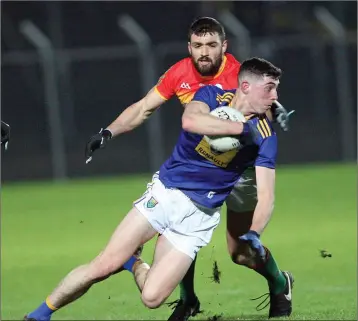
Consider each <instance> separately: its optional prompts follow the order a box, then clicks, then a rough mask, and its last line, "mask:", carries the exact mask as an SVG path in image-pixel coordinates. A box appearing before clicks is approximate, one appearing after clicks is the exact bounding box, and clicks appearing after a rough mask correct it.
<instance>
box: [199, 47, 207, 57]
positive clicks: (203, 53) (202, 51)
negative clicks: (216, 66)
mask: <svg viewBox="0 0 358 321" xmlns="http://www.w3.org/2000/svg"><path fill="white" fill-rule="evenodd" d="M200 54H201V56H202V57H207V56H209V49H208V47H207V46H202V47H201V52H200Z"/></svg>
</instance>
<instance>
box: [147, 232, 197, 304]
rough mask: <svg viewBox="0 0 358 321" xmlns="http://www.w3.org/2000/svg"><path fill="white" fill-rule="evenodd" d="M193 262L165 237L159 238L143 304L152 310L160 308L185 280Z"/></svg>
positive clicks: (148, 275)
mask: <svg viewBox="0 0 358 321" xmlns="http://www.w3.org/2000/svg"><path fill="white" fill-rule="evenodd" d="M192 262H193V259H192V258H191V257H190V256H188V255H187V254H185V253H183V252H181V251H179V250H177V249H176V248H175V247H174V246H173V244H172V243H170V242H169V241H168V240H167V239H166V238H165V236H163V235H161V236H159V237H158V240H157V244H156V248H155V255H154V261H153V264H152V267H151V268H150V270H149V273H148V274H147V278H146V280H145V283H144V288H143V291H142V301H143V303H144V304H145V305H146V306H147V307H148V308H151V309H154V308H157V307H159V306H160V305H161V304H162V303H163V302H164V301H165V300H166V299H167V298H168V297H169V296H170V294H171V293H172V292H173V291H174V289H175V288H176V287H177V285H178V284H179V282H180V281H181V280H182V279H183V277H184V275H185V273H186V272H187V271H188V269H189V267H190V265H191V263H192Z"/></svg>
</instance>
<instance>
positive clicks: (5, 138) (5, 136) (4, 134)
mask: <svg viewBox="0 0 358 321" xmlns="http://www.w3.org/2000/svg"><path fill="white" fill-rule="evenodd" d="M9 140H10V126H9V125H8V124H6V123H5V122H3V121H1V145H3V144H4V147H5V150H6V149H7V146H8V144H9Z"/></svg>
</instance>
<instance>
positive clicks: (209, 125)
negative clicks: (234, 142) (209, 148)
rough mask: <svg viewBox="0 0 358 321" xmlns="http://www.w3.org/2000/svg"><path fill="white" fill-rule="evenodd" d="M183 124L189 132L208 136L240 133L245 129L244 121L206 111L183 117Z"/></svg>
mask: <svg viewBox="0 0 358 321" xmlns="http://www.w3.org/2000/svg"><path fill="white" fill-rule="evenodd" d="M182 126H183V129H184V130H186V131H188V132H191V133H194V134H199V135H208V136H220V135H240V134H241V133H242V132H243V130H244V126H243V123H242V122H234V121H231V120H225V119H220V118H218V117H215V116H212V115H209V114H204V113H195V114H191V115H187V116H185V117H183V119H182Z"/></svg>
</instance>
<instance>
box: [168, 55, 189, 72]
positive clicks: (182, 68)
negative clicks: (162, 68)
mask: <svg viewBox="0 0 358 321" xmlns="http://www.w3.org/2000/svg"><path fill="white" fill-rule="evenodd" d="M191 64H192V62H191V59H190V58H189V57H188V58H184V59H181V60H179V61H178V62H176V63H175V64H174V65H172V66H171V67H170V68H169V69H168V70H167V71H166V74H168V75H171V76H181V75H183V74H185V73H186V72H188V70H189V68H191Z"/></svg>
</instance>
